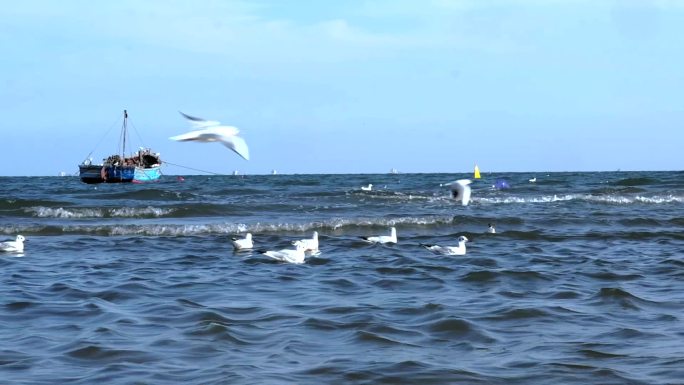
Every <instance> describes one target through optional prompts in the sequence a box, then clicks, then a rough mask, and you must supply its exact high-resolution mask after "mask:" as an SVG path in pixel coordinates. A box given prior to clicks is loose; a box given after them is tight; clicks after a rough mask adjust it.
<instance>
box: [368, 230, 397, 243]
mask: <svg viewBox="0 0 684 385" xmlns="http://www.w3.org/2000/svg"><path fill="white" fill-rule="evenodd" d="M362 239H363V240H364V241H366V242H371V243H397V229H396V228H395V227H392V228H391V229H390V235H380V236H377V237H362Z"/></svg>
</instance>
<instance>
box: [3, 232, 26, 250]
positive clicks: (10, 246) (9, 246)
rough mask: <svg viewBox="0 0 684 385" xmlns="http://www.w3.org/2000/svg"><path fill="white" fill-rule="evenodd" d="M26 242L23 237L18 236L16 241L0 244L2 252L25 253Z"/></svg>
mask: <svg viewBox="0 0 684 385" xmlns="http://www.w3.org/2000/svg"><path fill="white" fill-rule="evenodd" d="M24 241H26V242H28V241H27V240H26V238H24V236H23V235H17V237H16V239H15V240H14V241H4V242H0V251H6V252H8V253H21V252H23V251H24Z"/></svg>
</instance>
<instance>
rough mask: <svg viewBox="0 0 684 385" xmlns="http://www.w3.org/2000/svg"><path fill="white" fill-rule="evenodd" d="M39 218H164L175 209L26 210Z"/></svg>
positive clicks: (61, 208) (34, 208)
mask: <svg viewBox="0 0 684 385" xmlns="http://www.w3.org/2000/svg"><path fill="white" fill-rule="evenodd" d="M26 211H28V212H33V213H34V214H35V216H36V217H39V218H76V219H78V218H103V217H106V216H111V217H119V218H138V217H149V216H152V217H162V216H165V215H169V214H171V213H173V212H174V210H173V209H167V208H159V207H152V206H147V207H133V208H131V207H121V208H105V209H100V208H63V207H57V208H52V207H42V206H39V207H31V208H28V209H26Z"/></svg>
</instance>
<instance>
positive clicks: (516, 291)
mask: <svg viewBox="0 0 684 385" xmlns="http://www.w3.org/2000/svg"><path fill="white" fill-rule="evenodd" d="M533 176H536V177H537V182H536V183H530V182H528V179H530V178H532V177H533ZM462 177H466V175H453V174H452V175H446V174H411V175H403V174H399V175H389V174H388V175H294V176H293V175H275V176H246V177H233V176H211V177H208V176H189V177H186V179H185V181H184V182H180V181H177V180H176V178H175V177H173V176H165V177H163V178H162V181H161V182H158V183H153V184H146V185H132V184H129V185H97V186H93V185H85V184H81V183H80V182H79V180H78V179H77V178H76V177H61V178H60V177H42V178H10V177H2V178H0V186H2V187H1V188H0V234H1V235H2V236H3V237H4V238H13V237H14V236H15V235H17V234H22V235H24V236H25V237H26V238H27V239H28V240H29V242H28V243H26V249H25V251H24V253H23V254H20V255H17V254H10V253H4V254H0V290H1V292H2V293H3V295H2V297H1V300H0V379H2V380H1V382H2V383H8V384H10V383H11V384H56V383H59V384H93V383H98V382H106V383H108V384H110V383H111V384H133V383H136V384H169V383H192V384H284V383H288V384H291V383H306V384H322V383H329V384H340V383H355V384H378V383H383V384H447V383H467V384H530V383H543V384H682V383H684V173H681V172H648V173H646V172H643V173H638V172H616V173H536V174H532V173H519V174H497V175H493V174H492V175H489V174H487V175H484V176H483V179H481V180H478V181H475V182H474V183H473V185H472V186H473V202H472V203H471V204H470V205H469V206H467V207H463V206H461V205H460V204H459V203H456V202H454V201H453V200H451V198H450V196H449V191H448V190H447V189H446V188H445V187H440V183H445V182H449V181H451V180H453V179H458V178H462ZM496 178H506V179H507V180H508V182H509V183H510V185H511V188H510V189H506V190H495V189H492V188H491V186H492V184H494V181H495V179H496ZM368 183H373V185H374V190H373V191H370V192H366V191H361V190H360V186H362V185H366V184H368ZM488 223H495V224H496V227H497V231H498V233H497V234H486V229H487V224H488ZM390 226H396V228H397V231H398V238H399V242H398V243H397V244H396V245H370V244H367V243H365V242H363V241H362V240H360V239H359V237H360V236H368V235H385V234H388V232H389V230H388V229H389V227H390ZM247 231H249V232H251V233H253V234H254V240H255V243H256V247H257V248H259V249H268V250H276V249H281V248H287V247H291V245H290V243H291V241H293V240H296V239H300V238H305V237H309V236H310V235H311V233H312V232H313V231H318V232H319V234H320V254H318V255H311V256H309V257H308V258H307V260H306V263H305V264H302V265H293V264H287V263H282V262H277V261H275V260H272V259H270V258H268V257H266V256H264V255H261V254H259V253H257V252H256V251H253V252H240V253H235V252H233V249H232V246H231V244H230V237H232V236H235V235H236V234H237V235H242V234H244V233H245V232H247ZM460 235H465V236H467V237H468V238H469V239H470V242H469V243H468V244H467V245H468V252H467V254H466V255H465V256H438V255H434V254H431V253H430V252H429V251H427V250H426V249H424V248H423V247H421V243H434V244H441V245H455V244H456V238H457V237H458V236H460Z"/></svg>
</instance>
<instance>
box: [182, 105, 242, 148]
mask: <svg viewBox="0 0 684 385" xmlns="http://www.w3.org/2000/svg"><path fill="white" fill-rule="evenodd" d="M179 112H180V111H179ZM180 114H181V115H183V116H184V117H185V118H186V119H188V120H189V121H190V124H191V125H192V126H193V128H195V130H194V131H190V132H188V133H185V134H181V135H176V136H172V137H170V138H169V139H171V140H177V141H179V142H188V141H195V142H206V143H209V142H220V143H221V144H223V145H224V146H226V147H228V148H230V149H231V150H233V151H235V152H236V153H237V154H238V155H240V156H241V157H243V158H245V159H246V160H249V148H248V147H247V142H245V140H244V139H242V138H241V137H239V136H238V133H239V132H240V130H238V129H237V127H233V126H223V125H221V122H218V121H216V120H204V119H201V118H196V117H194V116H190V115H185V114H184V113H182V112H181V113H180Z"/></svg>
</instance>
